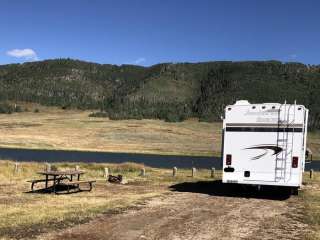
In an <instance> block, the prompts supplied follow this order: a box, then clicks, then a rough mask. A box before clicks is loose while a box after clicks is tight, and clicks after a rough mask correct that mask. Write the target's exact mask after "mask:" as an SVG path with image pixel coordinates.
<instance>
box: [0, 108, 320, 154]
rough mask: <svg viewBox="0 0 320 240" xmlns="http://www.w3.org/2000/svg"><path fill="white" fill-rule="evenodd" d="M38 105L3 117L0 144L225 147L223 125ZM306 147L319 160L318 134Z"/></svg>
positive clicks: (156, 150) (158, 150)
mask: <svg viewBox="0 0 320 240" xmlns="http://www.w3.org/2000/svg"><path fill="white" fill-rule="evenodd" d="M32 107H33V108H34V106H31V107H30V106H29V107H28V108H29V109H31V110H32ZM37 108H38V109H39V110H40V112H39V113H34V112H33V111H30V112H23V113H15V114H11V115H7V114H1V115H0V135H1V136H5V137H2V138H1V139H0V147H17V148H36V149H64V150H83V151H106V152H130V153H152V154H173V155H175V154H176V155H198V156H219V152H220V149H221V123H206V122H199V121H198V120H197V119H189V120H187V121H184V122H180V123H168V122H165V121H161V120H123V121H112V120H109V119H107V118H93V117H88V115H89V114H90V112H89V111H76V110H61V109H58V108H53V107H52V108H48V107H42V106H37ZM308 146H309V147H310V148H311V149H312V151H313V154H314V156H315V159H316V158H319V157H320V134H319V132H311V133H309V137H308Z"/></svg>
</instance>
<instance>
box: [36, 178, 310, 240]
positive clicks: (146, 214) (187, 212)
mask: <svg viewBox="0 0 320 240" xmlns="http://www.w3.org/2000/svg"><path fill="white" fill-rule="evenodd" d="M197 184H200V185H198V186H197ZM197 187H198V188H197ZM212 187H213V188H216V189H212ZM172 190H173V192H171V193H170V194H169V195H164V196H162V197H157V198H153V199H151V200H149V201H148V202H147V203H146V204H145V205H144V206H140V207H139V208H138V209H129V210H128V211H126V212H124V213H120V214H112V215H110V214H109V215H102V216H100V217H98V218H96V219H94V220H92V221H90V222H88V223H86V224H79V225H77V226H74V227H72V228H69V229H66V230H64V231H62V232H60V233H50V234H47V235H42V236H40V239H119V240H129V239H172V240H175V239H302V238H303V236H304V235H305V233H306V229H307V227H306V225H305V224H304V223H302V221H301V215H302V212H303V211H302V209H303V208H302V205H301V203H300V202H301V201H299V199H298V197H295V196H292V197H291V198H288V196H287V195H286V194H280V195H275V193H274V192H271V193H270V192H266V193H264V192H262V193H256V192H254V193H253V194H252V192H247V193H243V192H241V189H236V192H234V190H235V188H233V187H232V188H230V189H229V190H230V191H229V192H228V190H226V188H225V187H224V188H222V187H221V183H219V182H218V181H216V182H213V183H201V182H200V183H184V184H177V185H175V186H173V187H172ZM231 190H232V191H231ZM276 194H279V193H276Z"/></svg>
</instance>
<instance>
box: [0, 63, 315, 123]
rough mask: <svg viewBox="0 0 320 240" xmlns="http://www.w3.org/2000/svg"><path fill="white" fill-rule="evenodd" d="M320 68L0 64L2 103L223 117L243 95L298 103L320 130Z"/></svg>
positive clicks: (120, 115) (120, 114)
mask: <svg viewBox="0 0 320 240" xmlns="http://www.w3.org/2000/svg"><path fill="white" fill-rule="evenodd" d="M319 79H320V66H319V65H305V64H302V63H296V62H291V63H282V62H279V61H274V60H270V61H241V62H233V61H213V62H199V63H159V64H155V65H152V66H149V67H145V66H138V65H131V64H123V65H112V64H99V63H93V62H87V61H80V60H73V59H49V60H44V61H37V62H27V63H22V64H6V65H0V101H26V102H35V103H40V104H44V105H49V106H61V107H63V108H69V107H70V108H72V107H76V108H80V109H100V111H102V112H105V115H106V116H109V117H110V118H113V119H127V118H137V119H140V118H160V119H166V120H168V121H180V120H183V119H185V118H188V117H199V118H200V119H202V120H205V121H212V120H218V119H219V118H220V115H221V114H222V112H223V108H224V106H226V105H228V104H232V103H233V102H234V101H235V100H237V99H247V100H249V101H250V102H284V100H287V101H288V102H293V101H294V100H297V102H298V103H301V104H304V105H306V106H307V107H308V108H310V113H311V115H310V116H311V117H310V127H311V128H320V109H319V106H318V103H320V97H319V96H320V80H319Z"/></svg>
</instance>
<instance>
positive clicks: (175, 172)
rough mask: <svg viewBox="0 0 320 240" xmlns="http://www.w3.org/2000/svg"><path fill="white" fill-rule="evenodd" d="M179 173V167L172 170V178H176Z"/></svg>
mask: <svg viewBox="0 0 320 240" xmlns="http://www.w3.org/2000/svg"><path fill="white" fill-rule="evenodd" d="M177 171H178V168H177V167H174V168H173V169H172V176H173V177H175V176H176V175H177Z"/></svg>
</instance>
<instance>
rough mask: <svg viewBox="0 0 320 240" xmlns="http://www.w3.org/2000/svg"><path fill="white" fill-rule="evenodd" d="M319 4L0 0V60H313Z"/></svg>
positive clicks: (318, 46) (318, 43) (319, 33)
mask: <svg viewBox="0 0 320 240" xmlns="http://www.w3.org/2000/svg"><path fill="white" fill-rule="evenodd" d="M319 9H320V1H317V0H313V1H312V0H300V1H297V0H277V1H276V0H220V1H214V0H184V1H183V0H157V1H156V0H114V1H111V0H109V1H108V0H105V1H103V0H100V1H98V0H91V1H89V0H78V1H75V0H68V1H67V0H54V1H53V0H52V1H49V0H28V1H22V0H21V1H16V0H2V1H1V2H0V64H7V63H15V62H24V61H33V60H44V59H52V58H67V57H69V58H75V59H81V60H86V61H92V62H98V63H112V64H125V63H132V64H140V65H145V66H149V65H152V64H156V63H159V62H199V61H216V60H233V61H238V60H239V61H243V60H270V59H274V60H280V61H285V62H286V61H297V62H303V63H307V64H320V59H319V53H320V30H319V29H320V13H319Z"/></svg>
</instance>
